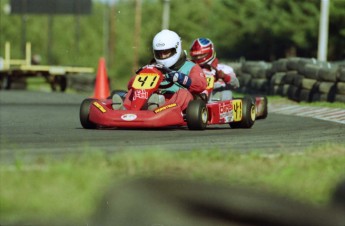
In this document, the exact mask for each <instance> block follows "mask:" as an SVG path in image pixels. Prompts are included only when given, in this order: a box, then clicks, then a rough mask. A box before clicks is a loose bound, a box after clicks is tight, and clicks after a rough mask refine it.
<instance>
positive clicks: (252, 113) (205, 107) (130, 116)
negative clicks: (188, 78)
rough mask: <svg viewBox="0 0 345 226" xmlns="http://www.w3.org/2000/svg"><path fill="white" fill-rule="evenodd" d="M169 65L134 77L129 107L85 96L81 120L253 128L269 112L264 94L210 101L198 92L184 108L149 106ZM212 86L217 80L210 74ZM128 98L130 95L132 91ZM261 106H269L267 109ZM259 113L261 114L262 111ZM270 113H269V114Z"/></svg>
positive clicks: (88, 124)
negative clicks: (152, 107) (133, 96)
mask: <svg viewBox="0 0 345 226" xmlns="http://www.w3.org/2000/svg"><path fill="white" fill-rule="evenodd" d="M165 70H167V69H166V68H164V67H162V66H160V65H149V66H146V67H144V68H142V69H141V70H140V71H139V72H138V73H137V75H136V76H135V78H134V81H133V84H132V87H131V92H132V93H136V94H137V95H135V96H136V97H137V98H133V99H132V100H131V102H130V106H126V109H125V110H114V109H113V108H112V99H111V97H110V98H108V99H102V100H101V99H92V98H87V99H85V100H84V101H83V102H82V103H81V106H80V122H81V125H82V126H83V127H84V128H85V129H97V128H162V127H169V126H187V127H188V128H189V129H191V130H204V129H205V128H206V126H207V125H215V124H229V125H230V127H231V128H251V127H252V126H253V124H254V122H255V119H256V118H257V117H262V118H265V117H266V116H267V99H266V98H264V97H257V98H252V97H250V96H246V97H244V98H236V99H233V100H224V101H215V102H209V101H208V100H207V97H206V98H205V97H204V96H202V95H200V96H195V98H194V100H192V101H190V102H189V104H188V107H187V109H185V110H184V111H183V110H182V109H181V107H180V106H178V105H177V104H176V103H169V104H165V105H163V106H160V107H158V108H156V109H154V110H147V107H146V106H147V101H148V99H149V97H150V96H151V95H152V94H153V93H156V92H159V88H160V87H161V83H162V82H163V81H164V80H165V76H164V72H166V71H165ZM207 81H208V90H209V91H210V90H211V89H212V87H213V82H214V80H213V79H212V78H207ZM126 98H129V97H128V95H127V96H126ZM260 106H261V109H262V108H263V109H264V110H265V109H266V113H265V112H264V111H262V110H260V111H259V110H258V109H259V108H260ZM258 113H259V115H258ZM265 114H266V115H265Z"/></svg>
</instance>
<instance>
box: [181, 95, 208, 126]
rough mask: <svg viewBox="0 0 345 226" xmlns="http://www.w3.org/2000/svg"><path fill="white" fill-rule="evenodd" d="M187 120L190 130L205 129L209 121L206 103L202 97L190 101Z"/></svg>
mask: <svg viewBox="0 0 345 226" xmlns="http://www.w3.org/2000/svg"><path fill="white" fill-rule="evenodd" d="M186 120H187V126H188V128H189V129H190V130H204V129H205V128H206V126H207V121H208V111H207V107H206V103H205V102H204V101H203V100H200V99H199V100H192V101H190V102H189V104H188V107H187V112H186Z"/></svg>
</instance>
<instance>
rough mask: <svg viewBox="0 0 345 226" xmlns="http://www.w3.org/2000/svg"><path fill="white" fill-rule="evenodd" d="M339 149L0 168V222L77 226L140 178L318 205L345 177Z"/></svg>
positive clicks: (128, 156)
mask: <svg viewBox="0 0 345 226" xmlns="http://www.w3.org/2000/svg"><path fill="white" fill-rule="evenodd" d="M344 174H345V144H344V145H332V144H325V145H323V146H318V147H310V148H308V149H306V150H304V151H298V152H295V153H281V152H280V153H278V154H269V155H268V154H264V153H259V152H251V153H249V154H248V153H247V154H241V153H238V152H231V151H228V152H223V151H218V150H207V151H206V150H199V151H198V150H193V151H188V152H174V153H173V152H169V151H150V150H144V151H140V152H139V151H129V152H128V151H127V152H122V153H116V154H110V155H107V154H103V153H101V152H99V151H97V150H94V151H88V152H85V153H84V154H81V155H71V156H68V157H64V158H63V159H59V160H57V159H55V160H54V159H52V158H49V157H39V158H37V159H35V160H33V161H32V162H30V163H27V162H26V163H24V162H23V161H21V160H20V159H18V161H17V163H16V164H15V165H11V166H9V165H1V166H0V179H1V184H0V200H1V202H0V222H1V223H4V222H18V221H23V220H35V219H40V220H44V221H48V222H49V220H54V219H58V218H61V216H63V218H64V219H66V220H70V221H73V222H85V219H86V218H88V217H89V216H90V215H91V214H92V213H93V212H94V210H95V209H94V208H95V207H94V206H95V204H96V203H97V202H98V200H99V199H100V197H101V196H102V195H103V193H104V190H105V189H106V188H107V186H108V185H109V184H110V183H114V182H118V183H120V182H122V181H123V180H127V179H133V178H138V177H147V176H163V177H168V178H169V177H174V178H184V179H190V180H198V181H200V180H201V181H206V182H217V183H218V182H221V183H228V184H236V185H244V186H248V187H252V188H257V189H261V190H265V191H271V192H274V193H276V194H281V195H284V196H287V197H292V198H294V199H297V200H300V201H304V202H311V203H314V204H317V205H326V204H327V202H328V199H329V197H330V194H331V193H332V192H333V189H334V186H335V185H336V183H337V182H338V181H339V180H340V179H342V178H343V177H344V176H345V175H344Z"/></svg>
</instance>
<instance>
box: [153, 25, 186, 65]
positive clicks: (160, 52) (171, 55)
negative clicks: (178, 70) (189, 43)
mask: <svg viewBox="0 0 345 226" xmlns="http://www.w3.org/2000/svg"><path fill="white" fill-rule="evenodd" d="M181 42H182V41H181V38H180V36H178V34H176V33H175V32H173V31H170V30H162V31H160V32H159V33H158V34H156V36H155V37H154V38H153V42H152V47H153V55H154V58H155V60H156V62H157V63H158V64H163V65H164V66H166V67H171V66H173V65H174V64H176V62H177V61H178V59H179V58H180V55H181V53H182V44H181Z"/></svg>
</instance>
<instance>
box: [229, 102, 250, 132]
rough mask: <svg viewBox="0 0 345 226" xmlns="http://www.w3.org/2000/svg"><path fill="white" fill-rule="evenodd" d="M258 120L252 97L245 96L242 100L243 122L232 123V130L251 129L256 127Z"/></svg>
mask: <svg viewBox="0 0 345 226" xmlns="http://www.w3.org/2000/svg"><path fill="white" fill-rule="evenodd" d="M255 118H256V108H255V101H254V99H253V98H252V97H250V96H245V97H243V99H242V120H241V121H240V122H230V123H229V125H230V126H231V128H234V129H237V128H245V129H249V128H251V127H252V126H253V125H254V122H255Z"/></svg>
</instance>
